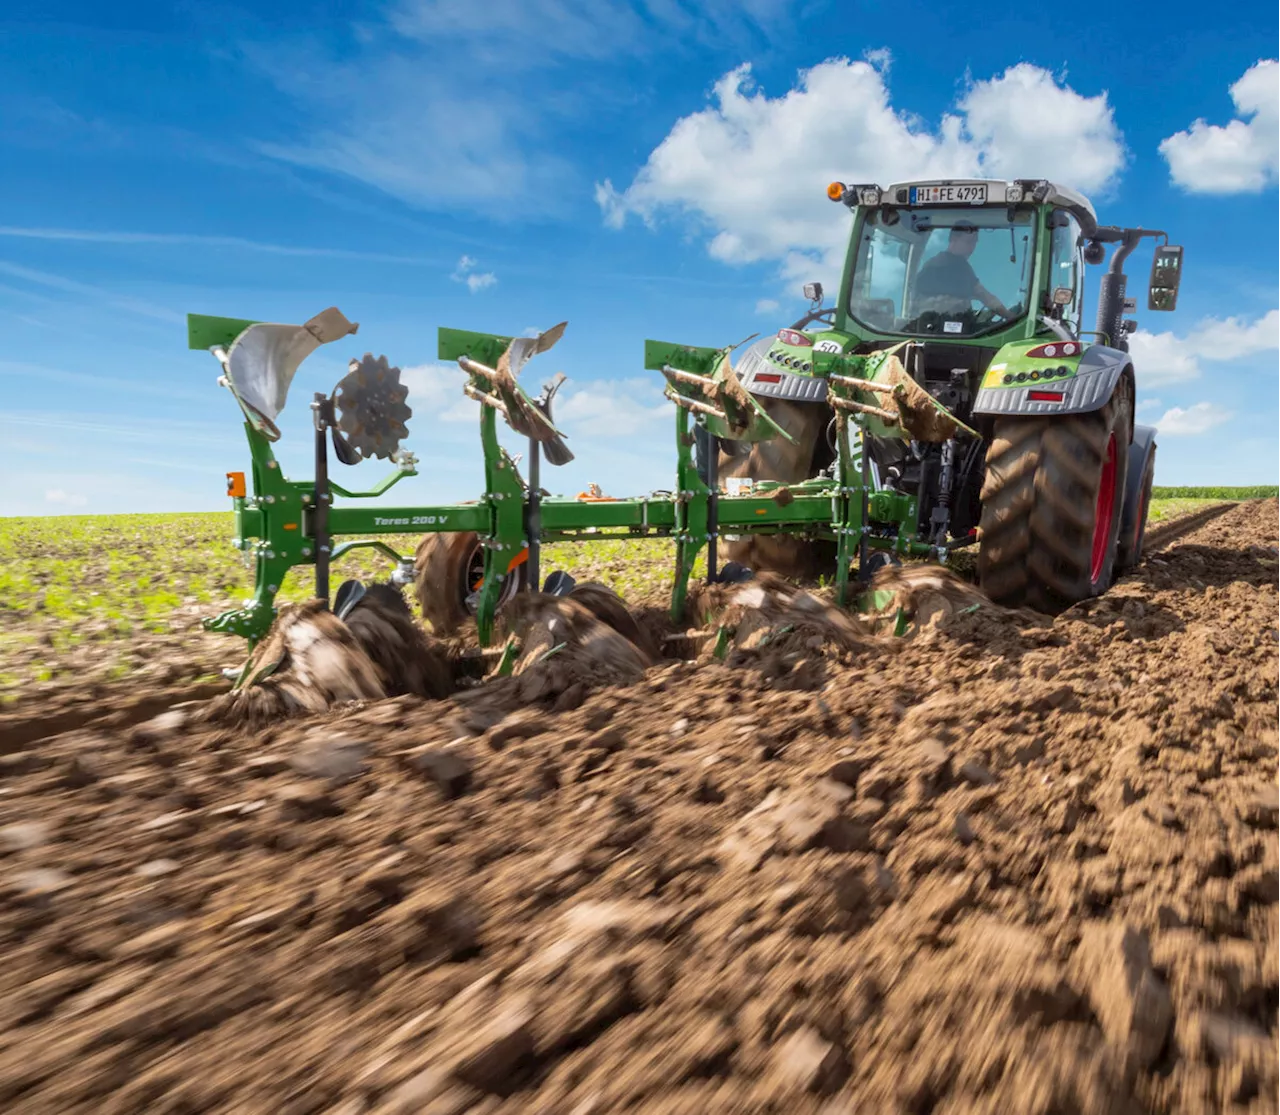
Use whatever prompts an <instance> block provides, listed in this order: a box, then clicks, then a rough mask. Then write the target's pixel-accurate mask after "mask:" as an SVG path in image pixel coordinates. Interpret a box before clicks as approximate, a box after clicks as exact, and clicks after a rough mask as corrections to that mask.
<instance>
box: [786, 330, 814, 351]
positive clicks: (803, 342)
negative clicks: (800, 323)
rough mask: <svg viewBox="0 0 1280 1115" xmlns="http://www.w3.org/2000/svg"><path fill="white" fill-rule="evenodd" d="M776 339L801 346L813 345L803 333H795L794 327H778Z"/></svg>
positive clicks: (809, 346)
mask: <svg viewBox="0 0 1280 1115" xmlns="http://www.w3.org/2000/svg"><path fill="white" fill-rule="evenodd" d="M778 340H780V341H781V342H782V343H783V344H784V345H798V346H799V347H801V348H811V347H812V346H813V341H811V340H810V339H809V338H808V337H806V336H805V335H804V334H803V333H797V332H796V331H795V330H794V329H779V330H778Z"/></svg>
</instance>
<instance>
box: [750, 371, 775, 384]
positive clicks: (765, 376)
mask: <svg viewBox="0 0 1280 1115" xmlns="http://www.w3.org/2000/svg"><path fill="white" fill-rule="evenodd" d="M751 382H752V383H781V382H782V376H781V375H780V374H779V373H778V372H756V374H755V375H754V376H752V377H751Z"/></svg>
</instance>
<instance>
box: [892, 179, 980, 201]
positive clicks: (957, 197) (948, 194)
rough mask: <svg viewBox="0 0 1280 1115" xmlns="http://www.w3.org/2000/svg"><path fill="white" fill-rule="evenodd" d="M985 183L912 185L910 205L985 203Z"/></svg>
mask: <svg viewBox="0 0 1280 1115" xmlns="http://www.w3.org/2000/svg"><path fill="white" fill-rule="evenodd" d="M986 201H987V184H986V183H985V182H982V183H977V184H975V185H971V186H912V187H911V204H912V205H985V204H986Z"/></svg>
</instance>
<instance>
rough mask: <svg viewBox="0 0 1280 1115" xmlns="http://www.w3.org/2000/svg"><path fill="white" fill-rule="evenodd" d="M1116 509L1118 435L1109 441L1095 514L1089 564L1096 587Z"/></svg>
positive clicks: (1105, 557) (1104, 561)
mask: <svg viewBox="0 0 1280 1115" xmlns="http://www.w3.org/2000/svg"><path fill="white" fill-rule="evenodd" d="M1115 507H1116V435H1115V434H1114V433H1113V434H1112V435H1111V437H1110V438H1108V440H1107V455H1106V456H1105V457H1104V458H1103V459H1102V476H1101V478H1100V479H1099V481H1098V503H1097V506H1096V507H1095V508H1094V512H1093V553H1092V560H1091V561H1090V563H1089V580H1090V581H1092V582H1093V583H1094V584H1095V585H1096V584H1097V583H1098V579H1099V578H1100V577H1101V576H1102V567H1103V566H1104V565H1106V563H1107V543H1108V542H1109V541H1110V540H1111V516H1112V515H1113V513H1114V512H1115Z"/></svg>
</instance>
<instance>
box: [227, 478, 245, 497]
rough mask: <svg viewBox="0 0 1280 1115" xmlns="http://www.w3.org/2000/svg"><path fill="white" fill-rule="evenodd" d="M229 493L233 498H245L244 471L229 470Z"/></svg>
mask: <svg viewBox="0 0 1280 1115" xmlns="http://www.w3.org/2000/svg"><path fill="white" fill-rule="evenodd" d="M227 495H229V496H231V497H232V499H243V498H244V473H243V472H229V473H227Z"/></svg>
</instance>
